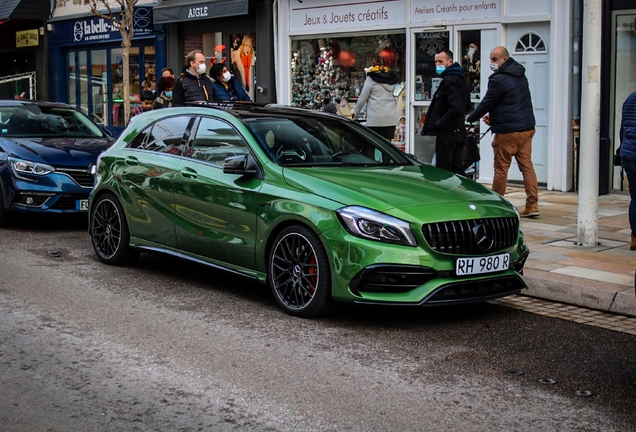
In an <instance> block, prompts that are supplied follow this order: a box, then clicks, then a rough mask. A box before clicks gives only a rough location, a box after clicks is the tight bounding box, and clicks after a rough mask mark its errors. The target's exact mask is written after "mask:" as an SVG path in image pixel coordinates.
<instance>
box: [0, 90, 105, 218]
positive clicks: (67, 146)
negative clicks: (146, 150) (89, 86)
mask: <svg viewBox="0 0 636 432" xmlns="http://www.w3.org/2000/svg"><path fill="white" fill-rule="evenodd" d="M114 141H115V140H114V139H113V138H112V137H111V136H109V134H108V133H107V131H105V130H102V129H101V128H100V127H99V126H97V125H96V124H95V123H93V122H92V121H91V120H90V119H89V118H88V117H86V116H85V115H84V114H82V113H81V112H80V111H79V110H77V109H75V108H73V107H71V106H70V105H66V104H61V103H52V102H40V101H23V100H5V101H2V100H0V226H1V225H3V224H4V223H6V222H7V221H8V219H9V218H10V217H11V216H13V215H15V214H16V213H19V212H25V213H85V212H87V210H88V195H89V193H90V191H91V189H92V188H93V185H94V174H95V162H96V161H97V157H98V156H99V155H100V153H102V152H103V151H104V150H106V149H107V148H108V147H110V146H111V145H112V144H113V142H114Z"/></svg>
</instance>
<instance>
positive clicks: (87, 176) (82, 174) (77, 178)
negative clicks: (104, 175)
mask: <svg viewBox="0 0 636 432" xmlns="http://www.w3.org/2000/svg"><path fill="white" fill-rule="evenodd" d="M55 171H56V172H59V173H62V174H66V175H67V176H69V177H70V178H72V179H73V181H74V182H75V183H77V184H78V185H80V186H82V187H90V188H92V187H93V186H94V185H95V177H93V175H92V174H91V171H90V168H88V169H78V168H58V167H55Z"/></svg>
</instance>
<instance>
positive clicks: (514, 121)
mask: <svg viewBox="0 0 636 432" xmlns="http://www.w3.org/2000/svg"><path fill="white" fill-rule="evenodd" d="M490 69H491V70H492V71H493V72H494V73H493V74H492V75H490V78H488V91H487V92H486V95H485V96H484V98H483V99H482V101H481V103H480V104H479V105H478V106H477V108H475V110H474V111H473V112H471V113H470V114H468V116H467V117H466V121H468V122H471V123H472V122H474V121H477V120H478V119H479V118H480V117H482V116H483V120H484V123H486V124H487V125H489V126H490V127H491V128H492V131H493V133H494V134H495V138H494V139H493V142H492V147H493V151H494V158H495V166H494V167H495V176H494V178H493V181H492V189H493V190H494V191H495V192H497V193H498V194H499V195H503V194H505V193H506V183H507V181H508V168H510V163H511V161H512V158H513V156H514V158H515V159H516V160H517V165H519V170H520V171H521V174H522V175H523V184H524V186H525V190H526V207H525V208H524V209H523V210H522V211H521V212H519V213H520V215H521V217H537V216H539V194H538V191H537V174H536V173H535V171H534V165H533V164H532V137H533V136H534V132H535V131H534V125H535V120H534V110H533V109H532V99H531V97H530V87H529V86H528V79H527V78H526V75H525V72H526V69H525V68H524V67H523V66H522V65H520V64H519V63H517V62H516V61H515V60H514V59H513V58H512V57H510V54H509V53H508V50H507V49H506V48H505V47H502V46H499V47H496V48H495V49H493V50H492V51H491V52H490Z"/></svg>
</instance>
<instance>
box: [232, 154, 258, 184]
mask: <svg viewBox="0 0 636 432" xmlns="http://www.w3.org/2000/svg"><path fill="white" fill-rule="evenodd" d="M223 173H224V174H238V175H247V176H250V177H255V178H261V175H260V173H261V171H260V169H259V167H258V164H257V163H256V160H254V158H253V157H252V155H250V154H243V155H238V156H230V157H228V158H226V159H225V160H224V161H223Z"/></svg>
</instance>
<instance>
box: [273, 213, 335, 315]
mask: <svg viewBox="0 0 636 432" xmlns="http://www.w3.org/2000/svg"><path fill="white" fill-rule="evenodd" d="M273 244H274V246H273V248H272V250H271V253H270V255H269V275H268V280H269V285H270V288H271V290H272V294H273V295H274V298H275V299H276V302H277V303H278V304H279V306H281V307H282V308H283V310H284V311H285V312H287V313H288V314H290V315H294V316H299V317H312V316H318V315H324V314H327V313H329V312H331V311H332V310H333V309H334V308H335V306H334V303H333V300H332V298H331V270H330V269H329V260H328V258H327V253H326V252H325V248H324V247H323V245H322V243H321V242H320V239H319V238H318V236H317V235H316V234H315V233H314V232H313V231H311V230H310V229H309V228H307V227H305V226H303V225H292V226H289V227H287V228H285V229H284V230H283V231H281V232H280V234H278V236H277V237H276V240H275V241H274V243H273Z"/></svg>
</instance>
